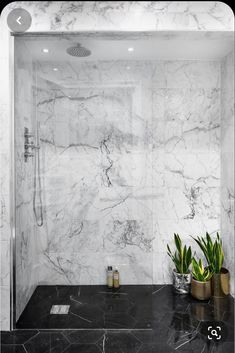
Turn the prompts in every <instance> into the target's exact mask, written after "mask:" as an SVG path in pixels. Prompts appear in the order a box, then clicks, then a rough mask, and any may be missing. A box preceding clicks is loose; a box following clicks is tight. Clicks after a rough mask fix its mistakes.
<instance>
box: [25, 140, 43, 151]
mask: <svg viewBox="0 0 235 353" xmlns="http://www.w3.org/2000/svg"><path fill="white" fill-rule="evenodd" d="M28 148H32V149H37V150H39V149H40V146H38V145H35V144H34V143H33V142H28V143H25V149H28Z"/></svg>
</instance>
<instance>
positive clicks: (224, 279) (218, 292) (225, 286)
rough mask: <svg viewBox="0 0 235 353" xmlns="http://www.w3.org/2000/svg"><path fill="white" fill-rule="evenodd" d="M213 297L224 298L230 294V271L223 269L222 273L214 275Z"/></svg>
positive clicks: (212, 281)
mask: <svg viewBox="0 0 235 353" xmlns="http://www.w3.org/2000/svg"><path fill="white" fill-rule="evenodd" d="M211 283H212V296H213V297H215V298H224V297H226V296H227V295H228V294H229V286H230V275H229V271H228V270H227V269H226V268H224V267H222V268H221V271H220V273H214V274H213V276H212V279H211Z"/></svg>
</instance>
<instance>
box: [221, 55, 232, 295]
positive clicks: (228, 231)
mask: <svg viewBox="0 0 235 353" xmlns="http://www.w3.org/2000/svg"><path fill="white" fill-rule="evenodd" d="M233 77H234V53H233V52H231V53H230V54H229V55H228V56H227V57H226V58H225V59H224V60H223V62H222V70H221V97H222V99H221V232H222V235H223V237H224V248H225V265H226V266H227V267H228V269H229V271H230V272H231V274H230V278H231V292H232V293H233V294H234V293H235V287H234V199H235V197H234V79H233Z"/></svg>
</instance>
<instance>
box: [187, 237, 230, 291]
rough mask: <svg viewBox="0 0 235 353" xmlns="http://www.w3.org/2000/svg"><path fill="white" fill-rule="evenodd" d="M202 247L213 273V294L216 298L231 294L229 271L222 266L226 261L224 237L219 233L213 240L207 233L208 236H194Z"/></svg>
mask: <svg viewBox="0 0 235 353" xmlns="http://www.w3.org/2000/svg"><path fill="white" fill-rule="evenodd" d="M193 239H194V240H195V241H196V242H197V244H198V245H199V247H200V248H201V250H202V252H203V254H204V255H205V258H206V260H207V264H208V268H209V269H210V272H211V273H212V274H213V275H212V279H211V284H212V295H213V297H215V298H223V297H225V296H226V295H228V294H229V271H228V270H227V269H226V268H224V267H222V266H223V262H224V252H223V247H222V239H221V238H220V235H219V233H217V237H216V239H215V241H214V242H213V241H212V239H211V236H210V235H209V234H208V233H206V237H205V238H203V237H197V238H193Z"/></svg>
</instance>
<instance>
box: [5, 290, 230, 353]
mask: <svg viewBox="0 0 235 353" xmlns="http://www.w3.org/2000/svg"><path fill="white" fill-rule="evenodd" d="M151 295H152V300H151V309H152V313H151V316H152V317H151V325H152V328H151V329H139V328H138V327H135V328H134V329H126V330H120V329H119V330H118V329H100V330H98V329H88V328H85V329H84V330H75V329H63V330H42V329H28V330H26V329H24V330H15V331H12V332H2V335H1V344H2V345H1V348H2V350H1V352H2V353H13V352H14V353H173V352H175V353H176V352H179V353H183V352H184V353H233V352H234V301H233V298H232V297H230V296H229V297H227V298H225V299H220V300H216V301H215V300H210V301H206V302H198V301H196V300H194V299H193V298H192V297H191V296H182V295H176V294H174V293H173V290H172V286H170V285H167V286H153V287H152V293H151ZM101 302H102V301H101ZM142 302H143V304H142V305H143V306H144V307H145V305H146V304H147V303H145V301H144V300H143V301H142ZM102 310H103V309H102ZM123 310H124V307H123ZM127 311H128V310H127ZM123 314H125V312H124V311H123ZM134 314H135V312H134ZM130 315H131V314H130ZM147 317H148V315H147ZM208 327H210V329H209V331H208ZM218 327H221V330H219V329H218ZM214 329H217V333H218V334H217V335H215V333H216V332H215V331H213V332H212V330H214ZM219 332H220V335H221V338H220V339H218V338H219ZM212 333H213V334H214V335H213V334H212ZM208 334H209V337H211V338H212V339H211V340H210V339H209V338H208Z"/></svg>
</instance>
